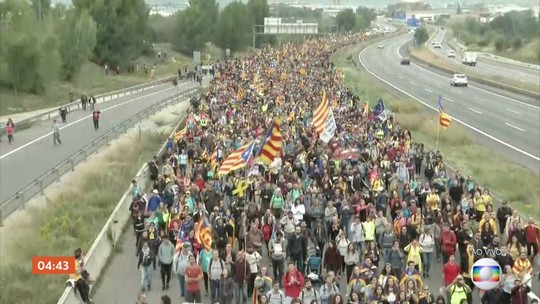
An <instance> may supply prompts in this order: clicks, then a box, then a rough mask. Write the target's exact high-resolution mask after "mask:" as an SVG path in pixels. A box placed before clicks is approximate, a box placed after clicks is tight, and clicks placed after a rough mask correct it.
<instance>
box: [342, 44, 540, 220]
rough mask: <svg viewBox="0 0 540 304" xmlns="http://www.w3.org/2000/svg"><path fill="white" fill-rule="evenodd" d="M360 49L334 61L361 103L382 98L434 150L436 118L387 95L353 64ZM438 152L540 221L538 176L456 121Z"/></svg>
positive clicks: (411, 102)
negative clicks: (504, 157) (472, 135)
mask: <svg viewBox="0 0 540 304" xmlns="http://www.w3.org/2000/svg"><path fill="white" fill-rule="evenodd" d="M358 51H359V48H358V47H357V46H355V47H349V48H346V49H343V50H341V51H340V52H338V53H336V54H335V55H334V57H333V60H334V62H335V64H336V66H337V67H338V68H341V69H343V72H344V75H345V80H344V81H345V83H346V85H347V87H349V88H350V89H351V90H352V91H353V92H354V93H355V94H357V95H358V96H360V98H361V99H362V100H366V99H367V100H368V101H369V102H370V105H371V106H372V107H373V106H374V105H375V104H376V102H377V101H378V99H379V97H381V98H383V100H384V101H385V104H386V106H387V107H388V108H390V110H391V111H392V113H394V115H395V117H396V120H397V122H398V123H399V124H400V125H402V126H403V127H405V128H407V129H409V130H410V131H411V133H412V137H413V140H414V141H417V142H422V143H424V144H425V145H426V147H427V148H428V149H434V146H435V142H436V138H437V118H438V116H437V114H436V113H435V112H432V111H429V112H426V111H425V109H423V108H422V105H420V104H418V103H417V102H416V101H414V100H411V99H407V98H402V97H400V96H397V95H392V94H390V93H388V91H386V90H384V88H383V86H382V85H381V84H380V83H379V82H377V81H376V80H374V79H373V78H371V77H369V75H367V73H366V72H363V71H360V70H358V69H356V68H355V67H354V65H353V63H352V60H354V59H353V58H354V56H353V55H352V54H355V55H356V54H357V53H358ZM439 150H440V151H441V153H442V155H443V157H444V159H445V162H446V163H447V164H449V165H451V166H452V167H453V168H456V169H457V170H460V171H461V172H463V174H464V175H465V176H472V178H473V179H474V180H476V181H477V182H478V183H479V184H480V185H482V186H487V187H488V188H489V189H490V190H491V192H492V193H495V194H497V195H499V196H500V197H502V198H504V199H506V200H507V201H508V202H509V203H510V204H511V205H512V207H515V208H517V209H518V210H519V211H520V212H522V213H523V214H529V215H532V216H535V217H536V218H537V219H539V218H540V216H539V214H540V205H539V204H538V202H539V201H540V194H539V191H538V189H540V180H539V179H538V176H537V175H535V174H534V172H532V171H531V170H529V169H527V168H524V167H522V166H519V165H517V164H514V163H512V162H510V161H508V160H505V159H503V158H502V157H501V156H499V155H498V154H497V153H496V152H494V151H491V150H489V149H487V148H485V147H483V146H482V145H480V144H477V143H476V142H475V141H474V140H473V139H472V137H471V136H470V134H469V132H468V130H466V129H465V128H463V127H462V126H460V125H459V124H457V123H453V124H452V125H451V126H450V127H449V128H448V129H447V130H441V132H440V137H439Z"/></svg>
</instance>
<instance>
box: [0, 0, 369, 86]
mask: <svg viewBox="0 0 540 304" xmlns="http://www.w3.org/2000/svg"><path fill="white" fill-rule="evenodd" d="M72 1H73V6H70V7H67V6H63V5H55V6H51V3H50V0H31V1H20V0H5V1H2V2H0V35H1V37H2V43H0V85H2V86H4V87H10V88H12V89H13V90H14V91H15V93H17V92H29V93H35V94H44V93H46V90H47V88H50V87H51V84H53V83H55V82H57V81H59V80H63V81H74V80H76V78H77V76H78V75H79V74H80V71H81V67H82V66H83V64H85V63H86V62H87V61H88V60H91V61H93V62H95V63H96V64H99V65H102V66H103V65H108V66H109V67H112V68H115V67H117V66H118V67H120V68H123V69H125V68H126V67H128V66H129V65H130V64H131V63H132V62H133V61H135V60H137V59H138V58H139V57H140V56H141V55H151V54H153V43H154V42H167V43H170V44H171V45H172V46H173V48H174V49H175V50H176V51H178V52H180V53H183V54H186V55H188V56H191V55H192V54H193V51H196V50H200V51H203V50H205V48H206V43H208V42H212V43H213V44H214V45H216V46H218V47H220V48H221V49H223V50H225V49H230V50H231V51H232V52H238V51H243V50H245V49H246V48H247V47H249V46H250V45H251V42H252V38H253V25H262V24H264V18H265V17H268V16H270V15H271V12H270V7H269V5H268V2H267V0H249V1H248V2H247V3H243V2H241V1H234V2H231V3H230V4H229V5H227V6H226V7H224V8H223V9H222V10H220V7H219V5H218V2H217V1H216V0H190V2H189V4H190V5H189V7H187V8H186V9H185V10H182V11H179V12H177V13H176V14H175V15H174V16H172V17H160V16H151V15H150V9H149V8H148V6H147V5H146V4H145V1H144V0H72ZM272 16H276V17H282V18H283V19H284V20H287V21H292V19H302V20H304V22H318V23H319V24H320V32H330V31H332V32H334V31H335V30H336V29H337V30H338V31H339V32H351V31H356V30H362V29H365V28H368V27H369V26H370V24H371V22H372V21H373V20H375V18H376V13H375V11H374V10H371V9H367V8H364V7H359V8H358V9H357V10H356V11H353V10H345V11H342V12H340V13H339V14H338V15H337V17H331V16H328V15H325V14H323V12H322V11H311V10H306V9H298V8H292V7H288V6H284V5H280V6H277V7H273V11H272ZM274 40H275V39H274V37H261V39H258V40H257V41H258V42H259V43H261V44H268V43H272V42H273V41H274Z"/></svg>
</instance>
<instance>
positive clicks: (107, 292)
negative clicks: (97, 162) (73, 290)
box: [93, 227, 540, 304]
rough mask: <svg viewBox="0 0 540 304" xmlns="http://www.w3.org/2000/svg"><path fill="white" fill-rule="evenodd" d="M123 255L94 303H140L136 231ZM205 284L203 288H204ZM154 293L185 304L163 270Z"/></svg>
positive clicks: (436, 270) (435, 284)
mask: <svg viewBox="0 0 540 304" xmlns="http://www.w3.org/2000/svg"><path fill="white" fill-rule="evenodd" d="M121 248H122V252H121V253H118V254H116V255H115V256H114V257H113V259H112V261H111V264H110V265H109V266H108V268H107V271H106V272H105V273H104V277H103V280H102V281H101V283H100V285H99V286H98V288H97V290H96V291H95V294H94V296H93V299H94V301H95V302H96V303H107V304H126V303H133V302H134V301H135V300H136V297H137V293H138V292H139V291H140V272H139V271H138V269H137V258H136V257H135V236H134V235H133V230H132V229H131V227H130V229H129V230H128V232H127V233H126V234H125V235H124V237H123V241H122V243H121ZM441 278H442V264H441V263H439V262H437V260H436V259H435V258H433V263H432V265H431V277H430V278H428V279H425V280H426V281H425V282H426V283H427V284H428V286H429V287H430V289H431V291H432V292H433V293H438V290H439V288H440V287H441ZM203 286H204V285H203V283H202V282H201V287H203ZM341 286H346V285H345V279H344V278H343V280H342V282H341ZM152 288H153V289H152V291H150V292H148V293H147V297H148V302H149V303H160V302H159V301H160V297H161V296H162V295H164V294H166V295H169V296H170V297H171V299H172V303H176V304H179V303H182V300H183V298H181V297H180V287H179V284H178V278H177V277H175V276H174V275H173V278H172V280H171V283H170V289H169V290H166V291H161V276H160V273H159V267H158V268H157V270H156V271H155V272H154V273H153V280H152ZM539 290H540V288H539V285H538V282H537V281H536V280H534V284H533V291H534V292H536V294H539ZM345 291H346V290H345V288H344V287H343V288H342V289H341V294H343V295H344V294H345ZM204 294H205V293H204V289H203V292H202V295H203V299H202V303H205V304H209V303H210V299H209V297H206V296H205V295H204ZM474 297H475V301H474V303H475V304H476V303H479V299H478V294H477V293H475V295H474Z"/></svg>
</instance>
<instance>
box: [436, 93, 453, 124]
mask: <svg viewBox="0 0 540 304" xmlns="http://www.w3.org/2000/svg"><path fill="white" fill-rule="evenodd" d="M451 123H452V118H451V117H450V116H449V115H448V114H446V113H444V109H443V106H442V96H440V95H439V125H440V126H441V127H442V128H443V129H446V128H448V126H450V124H451Z"/></svg>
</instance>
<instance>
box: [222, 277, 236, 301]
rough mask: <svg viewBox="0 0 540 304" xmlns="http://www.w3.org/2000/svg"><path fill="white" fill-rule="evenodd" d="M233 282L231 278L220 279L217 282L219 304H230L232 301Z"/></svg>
mask: <svg viewBox="0 0 540 304" xmlns="http://www.w3.org/2000/svg"><path fill="white" fill-rule="evenodd" d="M233 290H234V281H233V279H232V278H231V277H227V278H221V280H219V295H218V299H219V303H220V304H232V302H233V299H234V292H233Z"/></svg>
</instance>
